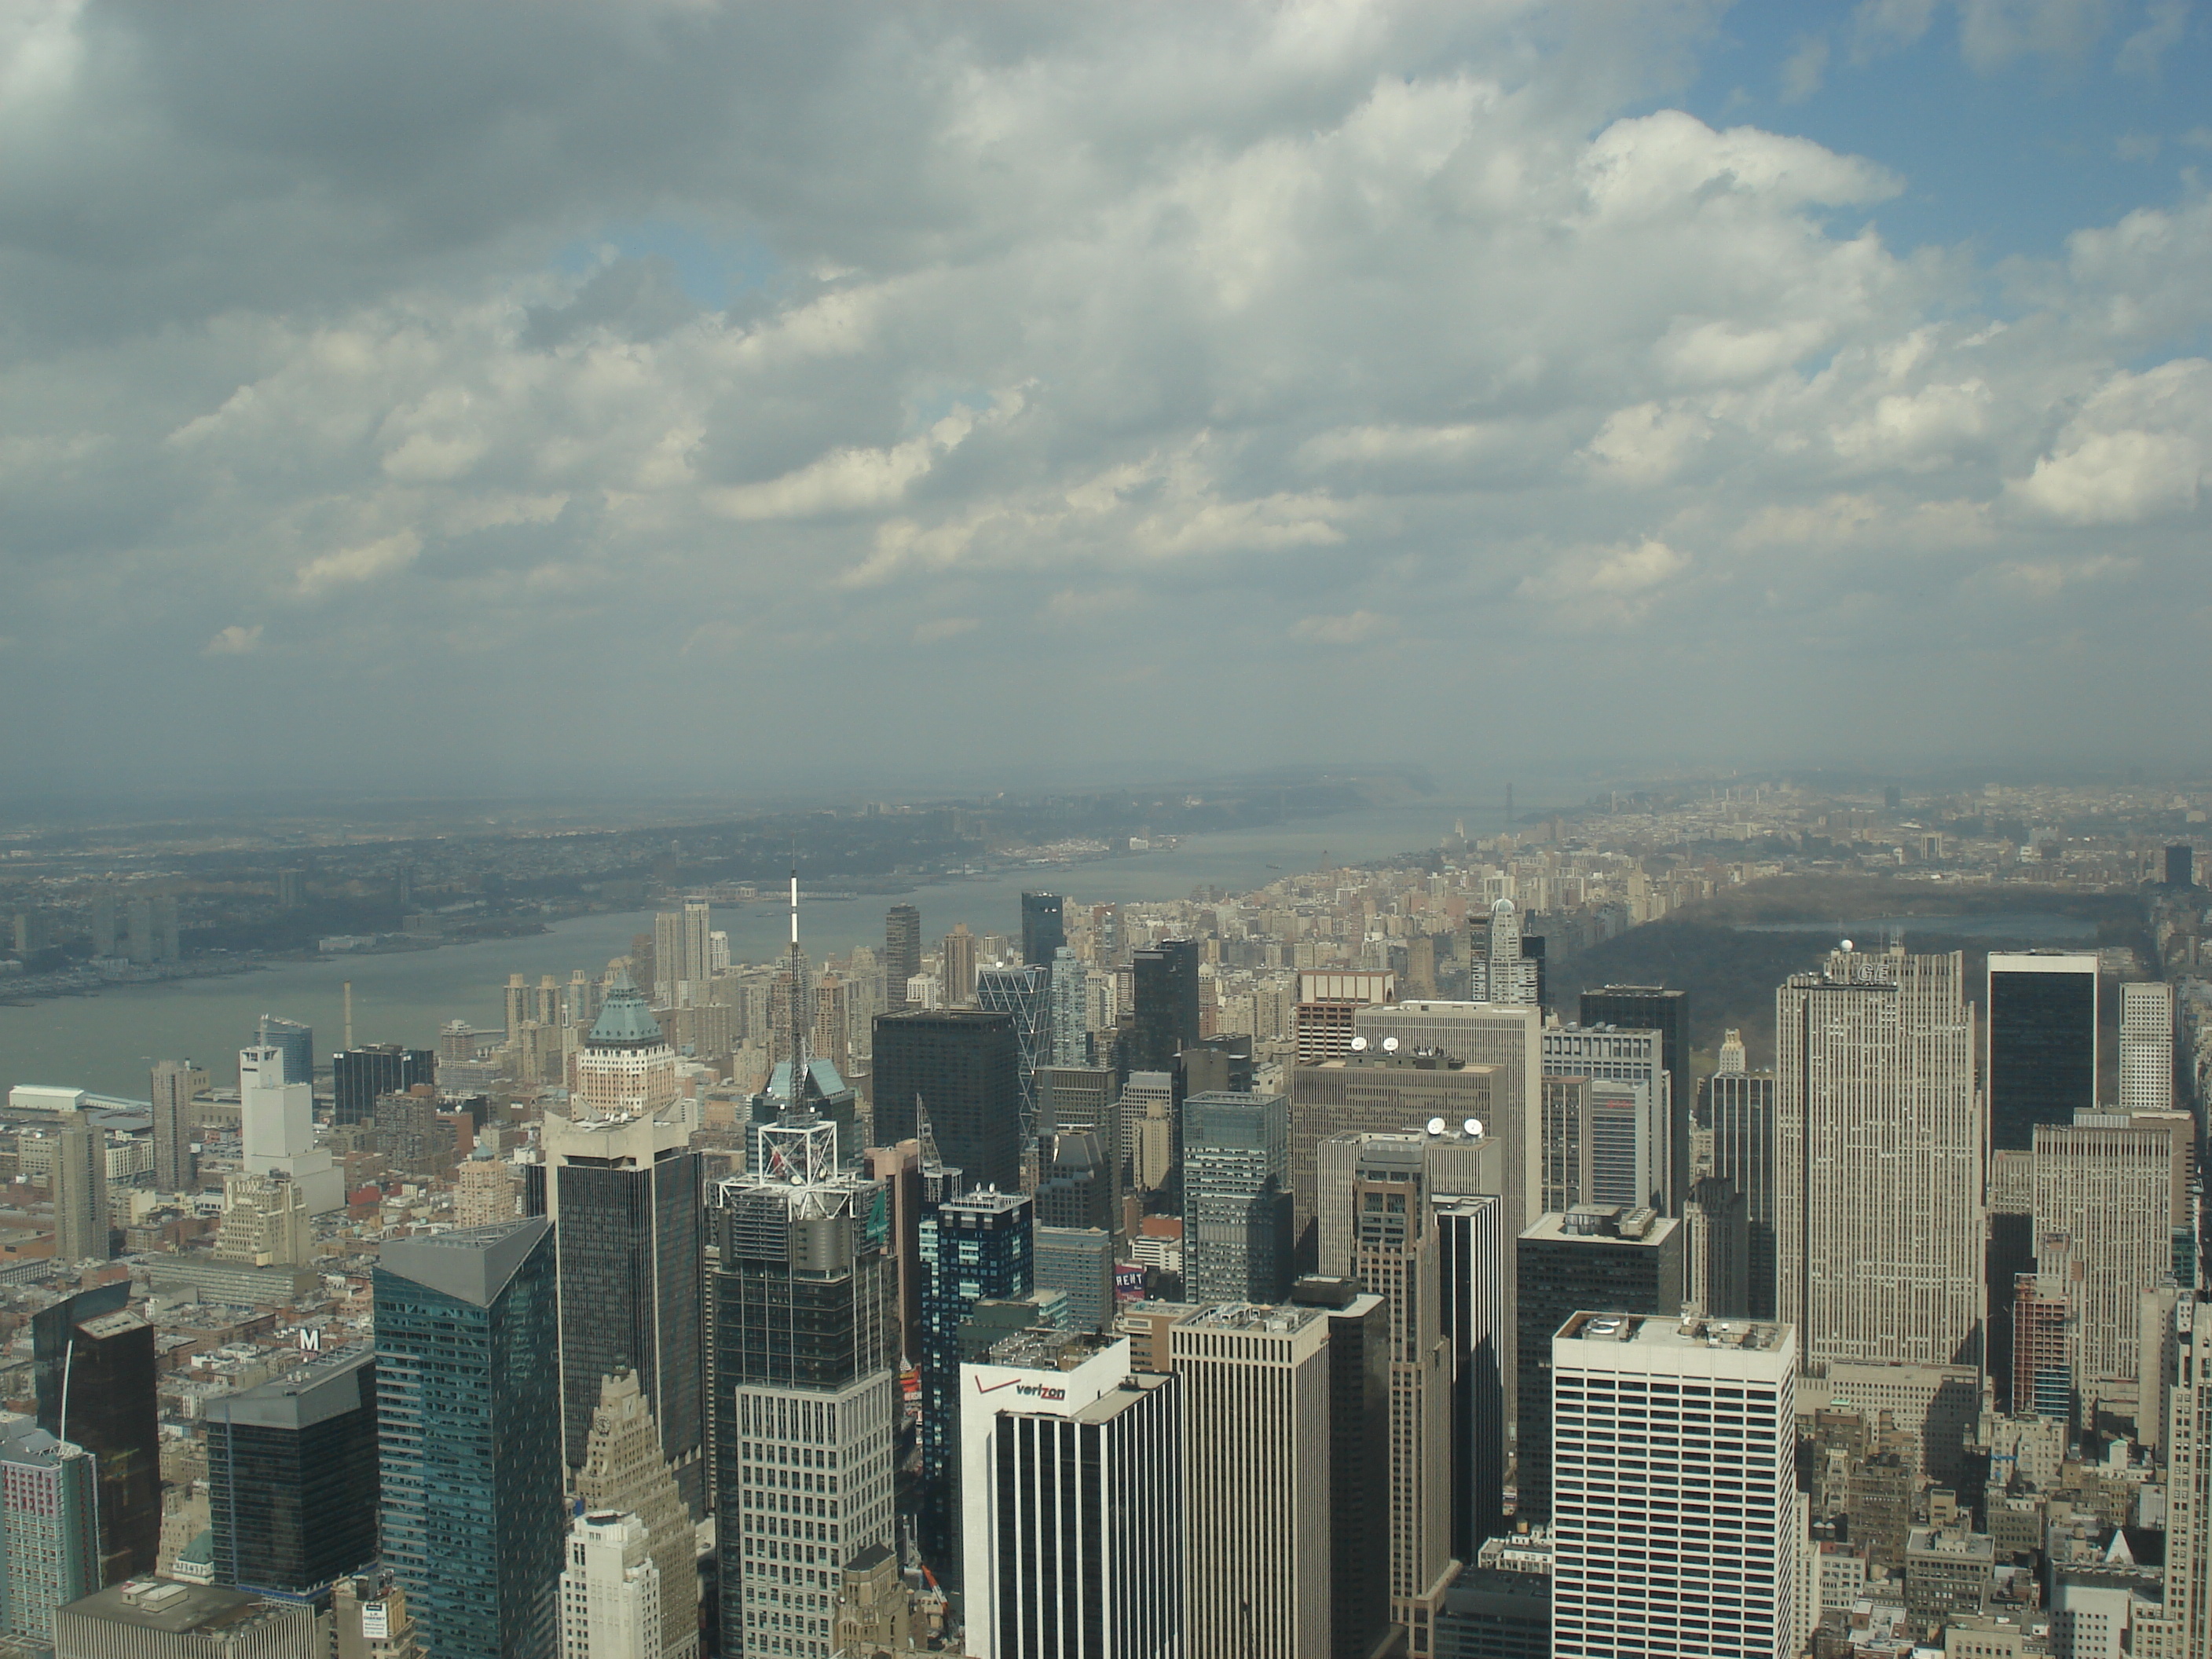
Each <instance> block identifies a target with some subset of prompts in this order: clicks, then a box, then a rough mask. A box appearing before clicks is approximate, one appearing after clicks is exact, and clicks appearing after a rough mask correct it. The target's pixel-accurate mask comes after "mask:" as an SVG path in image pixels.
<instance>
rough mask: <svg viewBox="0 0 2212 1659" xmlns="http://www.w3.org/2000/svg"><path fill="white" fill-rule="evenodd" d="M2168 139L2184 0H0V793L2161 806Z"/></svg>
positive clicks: (2199, 655)
mask: <svg viewBox="0 0 2212 1659" xmlns="http://www.w3.org/2000/svg"><path fill="white" fill-rule="evenodd" d="M1820 25H1824V27H1814V26H1820ZM2209 89H2212V16H2209V15H2207V9H2206V8H2204V7H2202V6H2197V5H2192V4H2190V3H2185V0H2148V3H2144V0H1957V3H1936V0H1863V3H1861V4H1858V5H1857V6H1856V7H1853V6H1849V5H1844V4H1838V5H1833V6H1827V7H1820V8H1812V7H1802V6H1794V5H1790V6H1785V5H1779V4H1761V5H1759V6H1755V7H1750V8H1737V9H1729V8H1726V7H1723V6H1720V5H1714V4H1699V3H1695V0H1654V3H1648V4H1638V3H1635V0H1603V3H1596V4H1589V5H1576V4H1572V3H1559V0H1547V3H1510V0H1489V3H1478V0H1456V3H1449V4H1441V5H1420V4H1408V5H1403V6H1383V5H1362V4H1352V3H1337V0H1328V3H1281V4H1275V5H1267V6H1259V5H1252V6H1237V5H1230V4H1226V3H1210V4H1191V3H1175V4H1166V3H1163V4H1158V5H1151V6H1143V5H1134V4H1129V5H1115V6H1070V5H1066V4H1064V3H1049V4H1033V5H1028V4H1020V3H1012V0H992V3H984V4H975V5H962V4H958V3H944V4H936V5H914V6H879V5H873V6H858V5H851V6H848V5H837V4H823V5H808V6H797V5H790V4H786V3H775V4H767V5H760V6H751V7H747V6H717V5H710V4H703V3H668V4H659V5H655V4H649V3H645V0H623V3H620V4H612V3H609V4H600V5H563V4H559V3H533V4H530V5H498V6H470V5H463V4H454V3H451V0H437V3H430V4H424V5H419V6H415V5H407V4H403V3H396V0H379V3H375V4H356V5H351V6H346V5H338V6H298V5H286V4H276V3H270V4H265V5H257V6H220V5H194V6H189V7H185V6H177V5H174V4H170V3H162V0H149V3H144V4H138V5H128V4H87V5H74V4H55V5H46V6H41V5H38V4H34V3H30V0H25V3H20V4H15V5H11V6H9V7H8V8H6V9H4V10H0V301H3V302H4V303H0V708H4V710H5V713H6V719H5V720H4V723H0V733H4V734H3V735H0V782H4V783H5V784H7V785H8V786H9V787H12V788H14V789H15V790H16V791H18V792H29V793H65V792H67V791H70V790H75V789H91V788H94V787H101V788H112V787H118V786H125V787H149V788H173V787H224V788H228V787H252V785H253V784H254V783H255V781H256V780H258V781H260V782H262V783H264V784H270V785H278V784H281V785H285V786H298V785H301V784H314V783H318V782H323V781H344V782H349V783H352V784H356V785H359V786H361V787H369V788H392V789H410V788H418V787H426V786H427V787H440V788H447V787H483V788H484V789H486V790H488V791H495V792H502V793H513V792H518V791H520V792H531V791H538V790H553V791H557V790H562V789H581V788H589V787H598V786H602V785H606V786H612V787H629V786H632V785H650V786H653V787H669V786H674V785H678V784H686V785H691V786H696V787H698V788H701V789H705V790H720V789H743V788H747V787H772V786H773V785H774V783H775V782H776V781H781V782H782V783H784V784H786V785H793V786H801V787H816V786H817V784H818V783H821V782H827V781H840V780H842V781H845V782H848V783H849V784H851V785H852V786H853V787H857V788H861V789H866V788H869V787H883V788H885V789H890V788H894V787H918V786H922V785H926V784H927V782H928V781H930V780H931V778H932V776H933V775H942V776H944V777H945V778H947V779H957V780H961V781H969V780H975V779H981V778H985V777H987V776H990V775H1005V776H1006V777H1008V778H1012V777H1015V776H1018V775H1054V776H1060V777H1064V778H1066V779H1069V780H1071V781H1075V780H1082V779H1091V778H1105V777H1119V776H1131V775H1154V776H1157V775H1159V774H1160V773H1161V772H1162V771H1164V770H1173V769H1207V770H1212V771H1225V770H1232V769H1238V768H1242V767H1248V766H1258V765H1264V764H1273V763H1281V762H1285V761H1291V760H1296V759H1298V758H1301V757H1306V758H1316V759H1329V760H1337V759H1343V758H1347V757H1361V756H1367V757H1378V758H1387V759H1392V760H1399V759H1419V760H1426V761H1428V762H1430V763H1432V764H1434V765H1435V766H1437V769H1439V771H1440V772H1441V773H1443V775H1446V776H1447V777H1459V776H1474V775H1485V774H1486V773H1487V772H1488V771H1489V770H1490V769H1493V768H1495V767H1498V766H1513V767H1518V768H1522V769H1524V770H1525V769H1529V768H1536V769H1543V768H1546V767H1550V768H1553V769H1555V770H1556V771H1557V772H1560V773H1565V772H1571V771H1573V770H1575V769H1578V768H1602V767H1626V768H1628V769H1632V770H1636V769H1651V768H1656V767H1657V766H1661V765H1677V764H1705V765H1710V764H1719V765H1735V764H1741V765H1745V766H1755V765H1762V764H1770V763H1806V762H1814V761H1826V762H1830V763H1846V764H1848V763H1869V764H1879V765H1899V766H1902V765H1908V764H1930V763H1960V762H1966V763H1974V762H1978V761H1980V760H1983V759H1986V760H1988V761H1989V762H1990V763H1992V764H1996V763H2008V764H2014V763H2031V764H2032V763H2039V762H2049V763H2055V764H2065V765H2076V764H2112V763H2119V762H2126V763H2144V764H2149V765H2154V766H2161V767H2165V766H2172V767H2178V768H2184V769H2194V770H2195V771H2197V773H2199V774H2201V773H2202V772H2203V770H2205V768H2204V766H2203V761H2204V759H2205V750H2206V745H2205V743H2204V740H2203V735H2202V734H2203V726H2204V721H2203V690H2204V688H2205V685H2206V684H2207V678H2206V673H2205V644H2206V641H2207V639H2208V637H2212V557H2208V555H2209V554H2212V544H2208V533H2207V532H2208V510H2207V507H2206V505H2205V502H2206V497H2207V493H2208V492H2207V489H2206V473H2207V469H2208V466H2212V362H2208V361H2207V357H2208V355H2212V337H2208V336H2209V335H2212V330H2208V324H2212V197H2208V192H2207V185H2206V182H2205V181H2206V179H2207V177H2208V176H2212V90H2209Z"/></svg>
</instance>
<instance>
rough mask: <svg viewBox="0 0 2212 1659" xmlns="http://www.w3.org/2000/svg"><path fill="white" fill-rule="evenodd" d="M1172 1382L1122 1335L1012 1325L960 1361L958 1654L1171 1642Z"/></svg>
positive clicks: (1066, 1656)
mask: <svg viewBox="0 0 2212 1659" xmlns="http://www.w3.org/2000/svg"><path fill="white" fill-rule="evenodd" d="M1177 1387H1178V1385H1177V1383H1176V1379H1175V1378H1174V1377H1172V1376H1164V1375H1160V1374H1158V1373H1154V1372H1145V1371H1132V1370H1130V1369H1129V1343H1128V1340H1127V1338H1122V1339H1121V1340H1116V1341H1113V1342H1109V1343H1103V1342H1101V1341H1100V1340H1099V1339H1097V1338H1096V1337H1091V1336H1088V1335H1084V1336H1078V1337H1074V1338H1073V1339H1071V1338H1070V1337H1069V1336H1067V1335H1066V1334H1063V1333H1060V1332H1056V1331H1049V1330H1036V1331H1025V1332H1024V1333H1023V1334H1021V1335H1019V1336H1016V1337H1012V1338H1009V1339H1008V1340H1006V1341H1004V1342H1001V1343H1000V1344H999V1345H998V1346H996V1347H995V1348H994V1349H993V1350H992V1351H991V1358H990V1360H989V1362H988V1363H986V1364H968V1365H963V1366H962V1367H961V1368H960V1460H961V1462H960V1491H961V1493H962V1499H963V1501H962V1505H961V1525H962V1540H961V1541H962V1555H963V1583H964V1584H965V1585H966V1589H967V1611H968V1630H967V1637H966V1644H967V1651H968V1652H969V1654H970V1655H972V1656H974V1659H1031V1656H1043V1655H1051V1656H1053V1659H1154V1656H1159V1659H1168V1656H1171V1655H1176V1654H1179V1653H1181V1652H1182V1526H1181V1515H1182V1504H1181V1501H1180V1498H1179V1495H1178V1492H1179V1469H1178V1466H1177V1458H1178V1456H1179V1454H1180V1450H1181V1444H1180V1434H1179V1426H1180V1425H1179V1416H1180V1413H1178V1411H1177V1408H1176V1402H1177Z"/></svg>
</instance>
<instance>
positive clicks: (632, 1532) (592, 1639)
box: [561, 1510, 660, 1659]
mask: <svg viewBox="0 0 2212 1659" xmlns="http://www.w3.org/2000/svg"><path fill="white" fill-rule="evenodd" d="M659 1638H660V1570H659V1567H657V1566H656V1565H654V1564H653V1552H652V1549H651V1548H650V1540H649V1538H648V1536H647V1532H646V1528H645V1522H642V1521H641V1520H639V1519H638V1518H637V1516H634V1515H617V1514H615V1513H613V1512H612V1511H610V1510H598V1511H591V1512H586V1513H585V1514H583V1515H580V1516H577V1517H576V1519H575V1521H574V1524H572V1525H571V1526H570V1527H569V1528H568V1568H567V1570H566V1571H563V1572H562V1575H561V1659H660V1639H659Z"/></svg>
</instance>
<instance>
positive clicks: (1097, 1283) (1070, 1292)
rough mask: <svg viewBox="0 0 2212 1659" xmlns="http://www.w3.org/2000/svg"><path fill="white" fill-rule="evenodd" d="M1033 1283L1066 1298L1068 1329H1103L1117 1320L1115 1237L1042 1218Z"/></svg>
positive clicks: (1094, 1228) (1036, 1240)
mask: <svg viewBox="0 0 2212 1659" xmlns="http://www.w3.org/2000/svg"><path fill="white" fill-rule="evenodd" d="M1033 1248H1034V1249H1035V1252H1036V1268H1035V1273H1034V1282H1035V1284H1036V1288H1037V1289H1038V1290H1040V1291H1059V1292H1060V1294H1061V1295H1063V1296H1065V1297H1066V1298H1067V1328H1068V1329H1069V1330H1071V1331H1103V1330H1105V1329H1106V1328H1108V1327H1109V1325H1111V1324H1112V1323H1113V1321H1114V1313H1115V1306H1114V1236H1113V1234H1111V1233H1109V1232H1108V1231H1105V1230H1104V1229H1103V1228H1100V1227H1058V1226H1054V1225H1052V1224H1051V1223H1049V1222H1046V1221H1042V1220H1041V1221H1039V1222H1038V1223H1037V1225H1036V1233H1035V1243H1034V1246H1033Z"/></svg>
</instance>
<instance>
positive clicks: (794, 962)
mask: <svg viewBox="0 0 2212 1659" xmlns="http://www.w3.org/2000/svg"><path fill="white" fill-rule="evenodd" d="M806 1003H807V995H806V958H805V957H804V956H802V955H800V954H799V852H798V849H797V848H793V849H792V854H791V1092H790V1093H789V1094H788V1095H787V1096H786V1097H785V1099H784V1109H785V1110H786V1111H787V1112H788V1113H790V1115H792V1116H793V1117H797V1116H799V1115H800V1114H801V1113H803V1112H804V1111H805V1109H806V1097H807V1093H808V1090H809V1085H811V1083H812V1082H813V1079H812V1078H811V1077H810V1076H809V1075H808V1073H807V1064H806V1027H807V1024H808V1022H807V1018H806Z"/></svg>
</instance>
